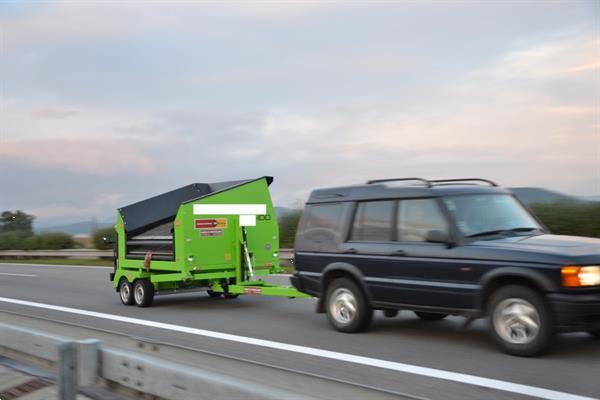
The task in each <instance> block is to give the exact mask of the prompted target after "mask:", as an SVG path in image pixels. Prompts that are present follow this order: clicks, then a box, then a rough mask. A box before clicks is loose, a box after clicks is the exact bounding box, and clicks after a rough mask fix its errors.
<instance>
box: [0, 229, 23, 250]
mask: <svg viewBox="0 0 600 400" xmlns="http://www.w3.org/2000/svg"><path fill="white" fill-rule="evenodd" d="M28 237H29V234H28V233H27V232H0V250H16V249H19V250H20V249H21V248H22V247H23V242H24V241H25V240H26V239H27V238H28Z"/></svg>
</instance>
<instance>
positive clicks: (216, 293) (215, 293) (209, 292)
mask: <svg viewBox="0 0 600 400" xmlns="http://www.w3.org/2000/svg"><path fill="white" fill-rule="evenodd" d="M206 293H207V294H208V295H209V296H210V297H221V295H222V294H223V293H220V292H213V291H212V290H210V289H209V290H207V291H206Z"/></svg>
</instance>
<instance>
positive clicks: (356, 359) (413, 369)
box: [0, 297, 598, 400]
mask: <svg viewBox="0 0 600 400" xmlns="http://www.w3.org/2000/svg"><path fill="white" fill-rule="evenodd" d="M0 302H3V303H9V304H18V305H23V306H28V307H36V308H42V309H46V310H54V311H60V312H65V313H70V314H77V315H85V316H88V317H94V318H101V319H107V320H110V321H119V322H126V323H129V324H135V325H141V326H148V327H152V328H159V329H165V330H169V331H175V332H182V333H188V334H191V335H197V336H204V337H209V338H214V339H222V340H228V341H231V342H237V343H243V344H251V345H255V346H261V347H267V348H270V349H276V350H284V351H290V352H294V353H299V354H305V355H310V356H316V357H322V358H328V359H332V360H338V361H345V362H348V363H353V364H360V365H367V366H370V367H376V368H383V369H388V370H392V371H398V372H404V373H409V374H415V375H421V376H427V377H430V378H437V379H444V380H447V381H453V382H459V383H465V384H469V385H475V386H480V387H485V388H489V389H494V390H501V391H504V392H511V393H517V394H521V395H525V396H531V397H537V398H540V399H546V400H598V399H593V398H591V397H585V396H579V395H576V394H572V393H565V392H559V391H556V390H550V389H544V388H540V387H536V386H528V385H522V384H519V383H512V382H507V381H501V380H498V379H491V378H484V377H481V376H476V375H469V374H463V373H459V372H452V371H445V370H441V369H435V368H427V367H419V366H417V365H411V364H404V363H399V362H394V361H387V360H380V359H377V358H370V357H363V356H356V355H353V354H347V353H339V352H336V351H330V350H323V349H318V348H314V347H307V346H299V345H295V344H288V343H282V342H275V341H272V340H264V339H257V338H252V337H246V336H239V335H232V334H229V333H222V332H214V331H208V330H204V329H197V328H191V327H188V326H181V325H173V324H167V323H163V322H156V321H148V320H143V319H137V318H131V317H123V316H121V315H114V314H105V313H101V312H96V311H89V310H81V309H77V308H70V307H63V306H56V305H52V304H44V303H35V302H32V301H26V300H18V299H11V298H7V297H0Z"/></svg>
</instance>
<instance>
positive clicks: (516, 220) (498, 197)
mask: <svg viewBox="0 0 600 400" xmlns="http://www.w3.org/2000/svg"><path fill="white" fill-rule="evenodd" d="M444 203H445V204H446V207H447V208H448V210H449V211H450V214H452V217H453V218H454V220H455V221H456V225H457V226H458V228H459V229H460V231H461V232H462V233H463V235H465V236H466V237H477V236H486V235H494V234H512V235H516V234H517V233H518V232H533V231H537V230H542V228H541V227H540V225H539V224H538V223H537V222H536V221H535V219H534V218H533V217H532V216H531V215H530V214H529V212H527V210H526V209H525V208H524V207H523V206H522V205H521V204H520V203H519V202H518V201H517V200H516V199H515V198H514V197H512V196H510V195H507V194H486V195H462V196H451V197H446V198H444Z"/></svg>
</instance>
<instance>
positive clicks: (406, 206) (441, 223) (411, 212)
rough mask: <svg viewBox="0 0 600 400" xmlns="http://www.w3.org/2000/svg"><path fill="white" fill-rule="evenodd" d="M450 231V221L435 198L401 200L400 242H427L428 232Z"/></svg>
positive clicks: (399, 217) (399, 218)
mask: <svg viewBox="0 0 600 400" xmlns="http://www.w3.org/2000/svg"><path fill="white" fill-rule="evenodd" d="M431 230H438V231H442V232H444V233H447V232H448V221H446V217H445V216H444V214H442V211H441V210H440V208H439V206H438V204H437V202H436V201H435V200H434V199H414V200H401V201H400V203H399V205H398V234H397V238H398V241H400V242H425V241H426V240H425V238H426V236H427V232H429V231H431Z"/></svg>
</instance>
